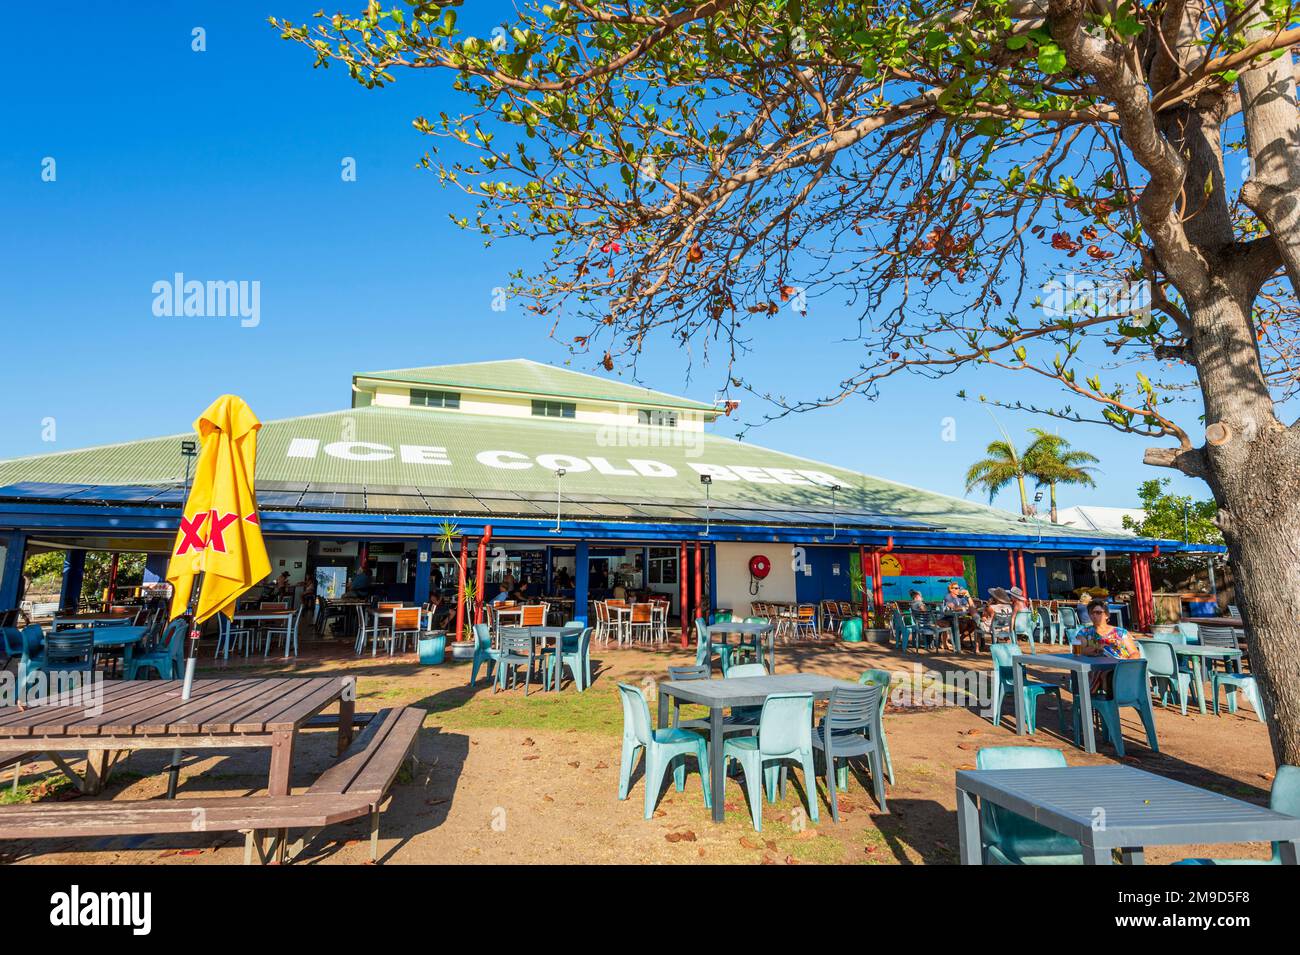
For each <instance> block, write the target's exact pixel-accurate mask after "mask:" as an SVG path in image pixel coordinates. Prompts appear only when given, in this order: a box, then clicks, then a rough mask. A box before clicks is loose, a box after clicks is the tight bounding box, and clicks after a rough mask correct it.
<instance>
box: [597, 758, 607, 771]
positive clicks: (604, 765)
mask: <svg viewBox="0 0 1300 955" xmlns="http://www.w3.org/2000/svg"><path fill="white" fill-rule="evenodd" d="M596 768H597V769H609V763H607V762H605V761H604V760H603V759H602V760H601V761H600V762H599V763H597V764H596Z"/></svg>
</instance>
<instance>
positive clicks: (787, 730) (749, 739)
mask: <svg viewBox="0 0 1300 955" xmlns="http://www.w3.org/2000/svg"><path fill="white" fill-rule="evenodd" d="M812 714H813V699H812V694H811V693H773V694H772V695H771V696H769V697H768V698H767V700H766V701H765V702H764V703H763V712H762V715H761V716H760V717H759V720H758V733H757V734H755V735H748V736H734V737H732V738H731V739H728V740H727V741H726V742H725V743H723V746H722V758H723V759H724V760H730V759H734V760H735V761H736V762H738V763H740V768H741V771H742V772H743V773H744V774H745V792H746V794H747V795H748V797H749V814H750V817H751V818H752V819H753V821H754V831H755V832H762V831H763V790H764V789H766V790H767V798H768V801H769V802H775V801H776V789H777V786H776V782H777V775H776V773H774V772H765V770H766V769H767V768H768V767H767V764H769V763H777V764H784V763H785V762H787V761H791V760H793V761H794V762H797V763H798V764H799V766H800V768H801V769H802V770H803V779H804V784H803V786H804V793H805V795H806V796H807V798H808V815H809V817H810V818H811V819H812V821H813V822H816V821H817V798H816V792H817V774H816V771H815V769H814V766H813V746H812ZM771 768H772V769H773V770H779V769H780V768H781V767H780V765H777V766H773V767H771ZM782 781H784V779H783V780H782Z"/></svg>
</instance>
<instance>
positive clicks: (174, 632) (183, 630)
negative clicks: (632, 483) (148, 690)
mask: <svg viewBox="0 0 1300 955" xmlns="http://www.w3.org/2000/svg"><path fill="white" fill-rule="evenodd" d="M188 632H189V621H187V620H186V619H185V618H183V617H178V618H177V619H175V620H173V621H172V622H171V623H169V624H167V628H166V629H165V630H163V635H162V639H161V640H160V641H159V642H158V644H157V645H156V646H155V647H153V648H152V649H149V650H146V651H144V652H143V653H136V652H135V648H134V647H131V646H128V647H127V648H126V655H125V657H124V670H125V678H126V679H128V680H138V679H142V674H144V672H145V671H146V670H154V671H156V672H157V673H158V677H159V679H162V680H179V679H180V678H181V676H182V675H183V673H184V670H185V636H186V634H187V633H188Z"/></svg>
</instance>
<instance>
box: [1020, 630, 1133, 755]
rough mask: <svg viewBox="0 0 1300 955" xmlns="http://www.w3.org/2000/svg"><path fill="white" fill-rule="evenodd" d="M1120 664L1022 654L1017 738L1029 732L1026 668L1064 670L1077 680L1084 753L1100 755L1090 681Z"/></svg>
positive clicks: (1108, 660)
mask: <svg viewBox="0 0 1300 955" xmlns="http://www.w3.org/2000/svg"><path fill="white" fill-rule="evenodd" d="M1119 662H1120V661H1119V660H1117V659H1115V658H1114V657H1107V656H1098V657H1085V656H1076V655H1075V654H1073V653H1036V654H1023V653H1022V654H1020V655H1018V656H1016V657H1014V658H1013V663H1014V666H1013V667H1012V671H1013V674H1014V677H1015V691H1016V698H1015V704H1016V735H1017V736H1024V735H1025V733H1026V732H1027V731H1028V728H1027V726H1026V724H1025V692H1024V690H1025V667H1027V666H1032V667H1043V668H1045V669H1049V670H1065V671H1067V672H1069V673H1070V674H1071V675H1072V676H1073V677H1074V681H1073V682H1074V702H1075V705H1076V706H1078V707H1079V708H1080V714H1079V715H1080V716H1081V718H1082V723H1083V751H1084V752H1085V753H1095V752H1097V738H1096V734H1095V733H1094V732H1093V726H1092V681H1091V680H1090V679H1089V677H1090V676H1091V674H1092V671H1093V670H1103V671H1104V670H1113V669H1115V665H1116V664H1117V663H1119Z"/></svg>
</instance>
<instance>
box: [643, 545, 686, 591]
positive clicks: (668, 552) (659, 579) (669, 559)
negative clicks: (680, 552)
mask: <svg viewBox="0 0 1300 955" xmlns="http://www.w3.org/2000/svg"><path fill="white" fill-rule="evenodd" d="M646 576H647V579H648V580H649V582H650V583H652V584H676V583H679V581H678V579H677V550H676V549H675V548H672V547H651V548H650V568H649V573H648V574H647V575H646Z"/></svg>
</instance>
